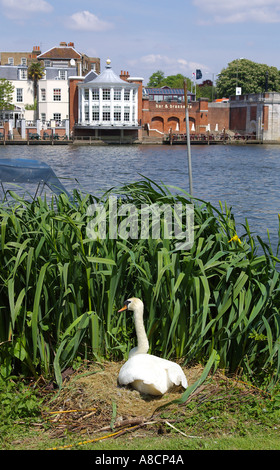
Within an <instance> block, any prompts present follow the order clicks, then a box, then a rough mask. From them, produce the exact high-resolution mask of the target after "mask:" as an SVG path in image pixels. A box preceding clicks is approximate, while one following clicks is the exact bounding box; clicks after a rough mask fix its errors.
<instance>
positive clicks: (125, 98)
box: [124, 88, 130, 101]
mask: <svg viewBox="0 0 280 470" xmlns="http://www.w3.org/2000/svg"><path fill="white" fill-rule="evenodd" d="M124 100H125V101H129V100H130V90H129V89H128V88H125V90H124Z"/></svg>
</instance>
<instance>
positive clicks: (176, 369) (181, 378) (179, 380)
mask: <svg viewBox="0 0 280 470" xmlns="http://www.w3.org/2000/svg"><path fill="white" fill-rule="evenodd" d="M167 362H168V363H169V365H167V371H168V377H169V379H170V380H171V382H172V383H173V384H174V385H182V386H183V387H184V388H187V386H188V381H187V378H186V376H185V374H184V372H183V370H182V368H181V367H180V366H179V364H176V362H171V361H167Z"/></svg>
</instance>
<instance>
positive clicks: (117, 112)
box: [114, 106, 121, 121]
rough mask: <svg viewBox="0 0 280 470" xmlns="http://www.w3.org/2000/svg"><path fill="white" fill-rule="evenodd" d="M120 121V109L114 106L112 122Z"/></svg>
mask: <svg viewBox="0 0 280 470" xmlns="http://www.w3.org/2000/svg"><path fill="white" fill-rule="evenodd" d="M120 120H121V107H120V106H115V107H114V121H120Z"/></svg>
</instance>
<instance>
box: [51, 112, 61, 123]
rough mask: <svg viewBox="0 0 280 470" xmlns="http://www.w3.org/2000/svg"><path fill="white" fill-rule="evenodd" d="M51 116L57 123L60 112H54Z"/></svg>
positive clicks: (59, 118)
mask: <svg viewBox="0 0 280 470" xmlns="http://www.w3.org/2000/svg"><path fill="white" fill-rule="evenodd" d="M53 118H54V120H55V121H56V122H57V123H59V122H61V114H60V113H54V115H53Z"/></svg>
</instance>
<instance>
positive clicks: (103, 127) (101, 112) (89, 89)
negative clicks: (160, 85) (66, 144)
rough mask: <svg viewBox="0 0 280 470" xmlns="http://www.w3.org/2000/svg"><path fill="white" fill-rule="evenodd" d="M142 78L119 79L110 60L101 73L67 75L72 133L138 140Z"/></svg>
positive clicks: (96, 137) (98, 137) (105, 138)
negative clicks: (84, 75)
mask: <svg viewBox="0 0 280 470" xmlns="http://www.w3.org/2000/svg"><path fill="white" fill-rule="evenodd" d="M142 80H143V79H142V78H131V77H129V76H128V75H125V79H123V78H120V77H119V76H118V75H116V73H115V72H114V71H113V69H112V68H111V61H110V60H107V63H106V67H105V69H104V70H103V72H102V73H101V74H100V75H97V76H93V77H92V76H90V75H89V76H86V77H85V78H84V79H83V78H82V77H72V78H71V77H70V79H69V81H70V107H71V106H72V111H70V128H71V129H72V130H73V133H74V134H75V136H76V137H83V136H86V137H93V138H95V139H97V140H98V139H102V140H111V141H112V140H114V139H115V140H117V141H121V142H125V141H126V140H129V141H131V140H136V139H138V137H139V130H140V126H141V124H140V122H139V99H138V94H139V87H140V96H141V95H142ZM75 107H76V109H75ZM140 115H141V111H140ZM140 119H141V118H140Z"/></svg>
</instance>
